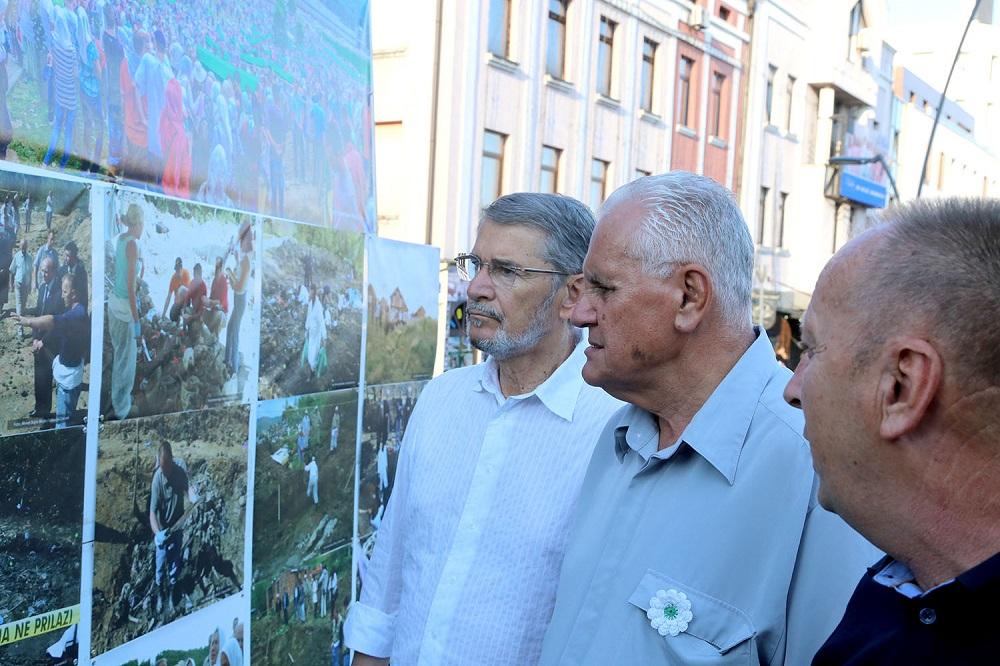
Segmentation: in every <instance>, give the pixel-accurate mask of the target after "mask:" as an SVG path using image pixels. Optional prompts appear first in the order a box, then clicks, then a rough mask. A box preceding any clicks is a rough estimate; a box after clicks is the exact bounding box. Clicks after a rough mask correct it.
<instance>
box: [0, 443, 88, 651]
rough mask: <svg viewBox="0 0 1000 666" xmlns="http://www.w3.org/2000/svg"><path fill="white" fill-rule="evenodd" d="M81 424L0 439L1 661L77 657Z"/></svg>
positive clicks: (80, 521) (80, 544)
mask: <svg viewBox="0 0 1000 666" xmlns="http://www.w3.org/2000/svg"><path fill="white" fill-rule="evenodd" d="M85 456H86V436H85V434H84V432H83V428H65V429H60V430H48V431H45V432H34V433H28V434H23V435H13V436H10V437H4V438H2V439H0V664H3V665H4V666H35V665H37V664H45V665H51V664H58V663H67V664H70V663H75V662H74V661H73V660H74V659H75V658H76V657H77V639H78V637H77V622H78V621H79V617H80V575H81V571H80V552H81V546H82V542H81V534H82V524H83V492H84V461H85Z"/></svg>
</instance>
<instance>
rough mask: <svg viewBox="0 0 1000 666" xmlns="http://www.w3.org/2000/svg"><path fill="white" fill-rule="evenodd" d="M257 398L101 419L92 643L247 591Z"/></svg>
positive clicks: (138, 631)
mask: <svg viewBox="0 0 1000 666" xmlns="http://www.w3.org/2000/svg"><path fill="white" fill-rule="evenodd" d="M249 418H250V413H249V407H248V406H246V405H236V406H230V407H225V408H220V409H209V410H200V411H197V412H188V413H185V414H169V415H163V416H153V417H148V418H143V419H130V420H127V421H116V422H114V423H107V424H104V425H102V426H101V432H100V435H99V440H98V441H99V443H98V452H97V502H96V517H95V528H94V542H95V543H94V575H93V616H92V629H91V651H92V652H93V654H100V653H102V652H105V651H107V650H108V649H110V648H113V647H115V646H117V645H121V644H122V643H125V642H127V641H130V640H132V639H134V638H136V637H138V636H142V635H143V634H145V633H147V632H149V631H151V630H153V629H155V628H156V627H159V626H163V625H166V624H169V623H170V622H172V621H173V620H175V619H177V618H178V617H181V616H183V615H187V614H189V613H191V612H192V611H194V610H197V609H198V608H201V607H204V606H206V605H208V604H211V603H213V602H214V601H216V600H218V599H222V598H225V597H228V596H230V595H232V594H236V593H238V592H239V591H240V589H241V586H242V581H243V552H244V544H243V538H244V533H245V512H246V489H247V452H248V442H247V436H248V430H249Z"/></svg>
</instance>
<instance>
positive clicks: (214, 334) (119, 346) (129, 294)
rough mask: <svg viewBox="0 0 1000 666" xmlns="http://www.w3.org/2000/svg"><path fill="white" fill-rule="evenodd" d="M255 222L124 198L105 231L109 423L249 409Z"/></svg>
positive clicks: (255, 322) (254, 347) (255, 307)
mask: <svg viewBox="0 0 1000 666" xmlns="http://www.w3.org/2000/svg"><path fill="white" fill-rule="evenodd" d="M258 226H259V225H258V223H257V220H256V218H254V217H251V216H248V215H244V214H240V213H233V212H230V211H225V210H220V209H217V208H212V207H210V206H201V205H197V204H191V203H187V202H183V201H177V200H176V199H166V198H164V197H158V196H152V195H146V194H139V193H133V192H124V191H119V192H117V193H116V194H115V197H114V200H113V206H112V213H111V215H110V216H109V219H108V221H107V229H106V230H105V261H106V264H105V276H104V278H105V285H106V289H105V297H106V303H105V308H106V310H105V317H104V320H105V324H104V357H103V369H102V370H103V374H102V378H103V382H102V384H101V414H102V416H103V417H104V419H105V420H114V419H124V418H133V417H139V416H148V415H152V414H165V413H169V412H181V411H187V410H193V409H203V408H205V407H218V406H222V405H226V404H234V403H238V402H249V401H250V400H252V399H253V398H254V397H255V395H256V391H255V389H256V377H257V354H258V350H259V347H258V344H257V337H258V332H259V330H260V306H259V301H258V297H257V293H256V288H255V282H256V280H257V279H258V278H257V273H256V271H257V269H256V265H255V263H256V262H255V245H256V242H257V236H258V229H257V227H258Z"/></svg>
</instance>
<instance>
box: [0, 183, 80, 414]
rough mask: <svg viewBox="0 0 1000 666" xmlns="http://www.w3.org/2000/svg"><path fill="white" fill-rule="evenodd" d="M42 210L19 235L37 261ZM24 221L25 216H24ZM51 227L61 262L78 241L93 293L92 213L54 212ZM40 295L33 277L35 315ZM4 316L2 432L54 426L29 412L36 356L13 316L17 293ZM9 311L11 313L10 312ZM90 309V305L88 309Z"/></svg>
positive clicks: (0, 341)
mask: <svg viewBox="0 0 1000 666" xmlns="http://www.w3.org/2000/svg"><path fill="white" fill-rule="evenodd" d="M41 203H42V205H41V209H40V210H39V208H38V205H37V204H35V210H34V213H33V215H32V216H31V220H32V223H31V230H30V231H28V232H27V233H25V232H23V231H22V232H20V233H19V234H18V242H20V239H21V238H27V239H28V254H29V255H31V257H32V261H34V257H35V253H36V252H38V248H39V247H41V246H42V245H44V244H45V240H46V237H47V235H48V232H47V231H46V230H45V205H44V204H45V201H44V199H43V200H42V202H41ZM22 224H23V216H22ZM52 229H53V230H54V231H55V232H56V249H58V250H59V261H60V263H61V262H62V248H63V246H65V245H66V243H68V242H70V241H75V242H76V245H77V247H78V248H79V252H80V254H79V257H80V262H81V263H82V264H83V265H84V267H86V269H87V278H88V280H89V281H90V287H91V289H90V291H91V293H92V292H93V276H92V275H91V266H92V265H91V224H90V216H89V215H85V214H84V212H83V211H79V210H73V211H71V213H70V214H69V215H59V214H53V216H52ZM37 297H38V291H37V285H36V284H35V280H34V277H33V278H32V282H31V293H30V295H29V296H28V306H29V309H28V312H27V314H32V313H33V312H32V311H33V309H34V307H35V301H36V299H37ZM3 310H4V315H3V316H2V317H0V367H2V368H3V372H0V433H12V432H25V431H27V430H40V429H44V428H52V427H53V426H54V425H55V420H54V419H55V415H54V414H53V418H52V420H50V421H43V420H39V419H30V418H28V412H30V411H31V410H32V409H34V407H35V392H34V386H35V369H34V359H33V355H32V353H31V331H30V329H26V331H25V332H26V333H27V334H28V337H27V338H26V339H23V340H22V339H21V338H20V330H19V329H20V327H19V326H18V325H17V322H16V320H15V318H14V316H13V314H14V293H13V292H11V293H10V295H9V296H8V297H7V305H5V306H4V308H3ZM8 310H9V313H8V312H7V311H8ZM90 311H91V304H90V303H88V304H87V312H88V313H89V312H90ZM89 384H90V364H89V363H88V364H87V365H86V367H85V369H84V375H83V386H84V390H83V392H81V393H80V399H79V401H78V402H77V418H80V416H81V415H85V414H86V413H87V403H88V402H89V398H90V392H89V390H88V388H87V387H88V386H89ZM52 406H53V410H54V409H55V387H54V386H53V389H52Z"/></svg>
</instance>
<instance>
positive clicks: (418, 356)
mask: <svg viewBox="0 0 1000 666" xmlns="http://www.w3.org/2000/svg"><path fill="white" fill-rule="evenodd" d="M439 256H440V252H439V251H438V249H437V248H436V247H429V246H427V245H414V244H411V243H400V242H398V241H392V240H386V239H384V238H375V237H372V238H370V239H369V242H368V338H367V342H366V343H365V344H366V354H365V359H366V361H365V382H366V383H368V384H392V383H394V382H408V381H413V380H421V379H430V378H431V375H432V374H433V373H434V355H435V353H436V352H437V326H438V322H437V320H438V292H439V289H440V277H439V275H440V269H439Z"/></svg>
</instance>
